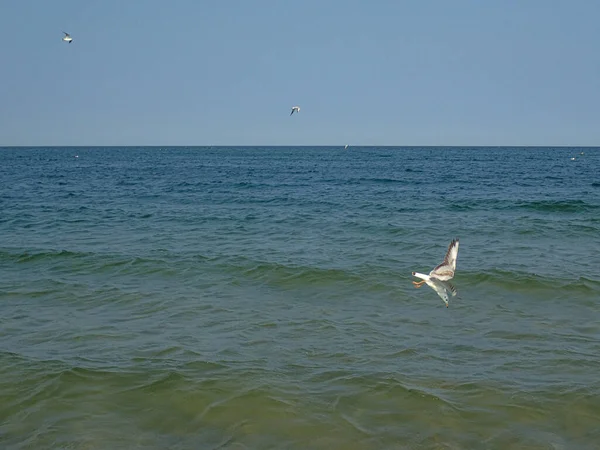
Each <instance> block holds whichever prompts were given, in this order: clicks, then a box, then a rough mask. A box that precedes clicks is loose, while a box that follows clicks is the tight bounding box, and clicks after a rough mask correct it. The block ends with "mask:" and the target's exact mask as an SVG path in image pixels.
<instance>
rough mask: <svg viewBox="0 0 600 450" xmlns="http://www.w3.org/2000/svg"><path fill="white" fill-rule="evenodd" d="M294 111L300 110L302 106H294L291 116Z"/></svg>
mask: <svg viewBox="0 0 600 450" xmlns="http://www.w3.org/2000/svg"><path fill="white" fill-rule="evenodd" d="M294 112H300V107H299V106H292V112H291V113H290V116H291V115H292V114H294Z"/></svg>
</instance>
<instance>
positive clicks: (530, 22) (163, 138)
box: [0, 0, 600, 146]
mask: <svg viewBox="0 0 600 450" xmlns="http://www.w3.org/2000/svg"><path fill="white" fill-rule="evenodd" d="M599 19H600V1H597V0H589V1H584V0H579V1H578V0H571V1H567V0H564V1H553V0H489V1H485V0H470V1H466V0H452V1H450V0H411V1H408V0H407V1H401V0H389V1H388V0H371V1H367V0H294V1H292V0H211V1H202V0H170V1H166V0H160V1H158V0H144V1H142V0H96V1H92V0H89V1H85V0H81V1H73V0H62V1H49V0H36V1H34V0H19V1H9V0H0V69H1V70H0V145H5V146H11V145H260V144H264V145H344V144H346V143H347V144H350V145H600V26H599V23H598V20H599ZM63 30H64V31H67V32H69V33H71V35H72V37H73V38H74V41H73V43H71V44H67V43H64V42H62V41H61V39H62V36H63V35H62V31H63ZM293 105H300V107H301V108H302V110H301V111H300V113H299V114H297V115H296V114H294V115H293V116H292V117H290V116H289V113H290V109H291V107H292V106H293Z"/></svg>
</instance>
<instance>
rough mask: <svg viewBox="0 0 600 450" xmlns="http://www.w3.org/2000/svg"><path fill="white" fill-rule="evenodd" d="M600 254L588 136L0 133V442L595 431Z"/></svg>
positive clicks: (93, 445)
mask: <svg viewBox="0 0 600 450" xmlns="http://www.w3.org/2000/svg"><path fill="white" fill-rule="evenodd" d="M582 153H583V154H582ZM76 156H78V157H76ZM571 158H575V160H572V159H571ZM454 237H459V238H460V251H459V255H458V264H457V271H456V276H455V278H454V280H453V284H454V285H455V286H456V287H457V289H458V296H457V297H453V298H451V300H450V306H449V308H446V307H445V306H444V303H443V302H442V301H441V299H440V298H439V297H438V296H437V295H436V294H435V292H434V291H433V290H431V289H429V288H428V287H427V286H424V287H423V288H422V289H415V288H414V287H413V285H412V284H411V280H412V277H411V272H412V271H420V272H425V273H427V272H429V270H431V269H432V268H433V267H434V266H435V265H437V264H438V263H440V262H441V261H442V259H443V257H444V254H445V252H446V249H447V247H448V244H449V243H450V241H451V239H452V238H454ZM599 264H600V149H596V148H373V147H371V148H370V147H349V148H348V149H347V150H344V149H343V147H339V148H337V147H314V148H310V147H302V148H292V147H289V148H285V147H279V148H260V147H246V148H242V147H240V148H233V147H220V148H208V147H197V148H196V147H186V148H182V147H178V148H132V147H126V148H116V147H114V148H4V149H0V448H3V449H4V448H6V449H47V448H61V449H63V448H69V449H134V448H140V449H167V448H168V449H216V448H222V449H225V448H227V449H269V448H287V449H397V448H432V449H433V448H435V449H438V448H446V449H466V448H469V449H473V448H484V449H512V448H519V449H525V448H527V449H565V450H574V449H591V448H597V446H598V443H599V442H600V270H599V269H598V265H599Z"/></svg>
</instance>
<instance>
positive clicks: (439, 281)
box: [412, 239, 458, 308]
mask: <svg viewBox="0 0 600 450" xmlns="http://www.w3.org/2000/svg"><path fill="white" fill-rule="evenodd" d="M457 257H458V239H453V240H452V242H450V245H449V246H448V251H447V252H446V257H445V258H444V262H442V263H441V264H440V265H439V266H437V267H435V269H433V270H432V271H431V272H429V275H425V274H424V273H419V272H413V273H412V274H413V276H414V277H417V278H421V279H422V280H423V281H413V282H412V283H413V284H414V285H415V288H417V289H418V288H420V287H421V286H423V283H427V286H429V287H430V288H431V289H433V290H434V291H435V292H436V293H437V295H439V296H440V298H441V299H442V300H443V301H444V303H445V304H446V308H447V307H448V293H450V294H451V295H452V297H454V296H455V295H456V288H455V287H454V286H452V284H450V283H449V282H448V280H451V279H452V278H454V271H455V270H456V258H457Z"/></svg>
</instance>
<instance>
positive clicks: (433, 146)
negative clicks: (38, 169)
mask: <svg viewBox="0 0 600 450" xmlns="http://www.w3.org/2000/svg"><path fill="white" fill-rule="evenodd" d="M345 145H346V144H335V145H328V144H314V145H311V144H304V145H282V144H277V145H275V144H274V145H269V144H258V145H256V144H254V145H250V144H244V145H232V144H218V145H211V144H191V145H190V144H165V145H157V144H152V145H144V144H128V145H119V144H112V145H0V149H8V148H82V147H87V148H140V147H145V148H180V147H192V148H194V147H197V148H207V147H208V148H252V147H269V148H315V147H319V148H331V147H345ZM347 145H348V148H350V147H363V148H372V147H385V148H600V145H539V144H535V145H473V144H470V145H406V144H403V145H381V144H347Z"/></svg>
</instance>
